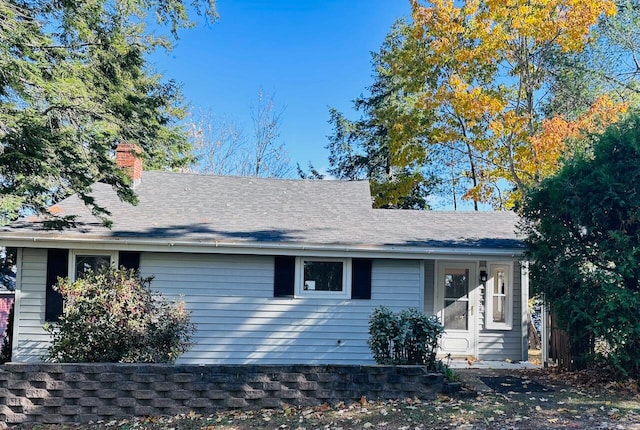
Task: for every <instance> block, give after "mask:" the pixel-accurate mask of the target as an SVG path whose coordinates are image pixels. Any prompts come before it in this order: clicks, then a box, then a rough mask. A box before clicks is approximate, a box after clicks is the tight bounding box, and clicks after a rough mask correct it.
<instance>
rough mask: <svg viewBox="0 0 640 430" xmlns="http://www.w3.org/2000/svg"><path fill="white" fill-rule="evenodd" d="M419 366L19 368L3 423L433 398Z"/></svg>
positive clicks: (12, 371) (1, 370)
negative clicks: (285, 405) (365, 400)
mask: <svg viewBox="0 0 640 430" xmlns="http://www.w3.org/2000/svg"><path fill="white" fill-rule="evenodd" d="M442 388H443V376H442V375H441V374H437V373H436V374H434V373H428V372H427V371H426V370H425V369H424V368H422V367H418V366H313V365H293V366H291V365H282V366H275V365H274V366H268V365H265V366H252V365H248V366H239V365H238V366H213V365H212V366H195V365H161V364H151V365H146V364H21V363H9V364H6V365H4V366H2V367H0V422H2V421H4V422H6V423H9V424H15V423H28V422H37V423H71V422H89V421H97V420H100V419H111V418H117V417H131V416H147V415H175V414H181V413H188V412H190V411H194V412H196V413H199V414H208V413H213V412H215V411H219V410H222V409H229V408H254V409H255V408H272V407H273V408H275V407H279V406H281V405H283V404H285V403H286V404H289V405H304V406H307V405H309V406H310V405H318V404H322V403H335V402H338V401H345V402H351V401H354V400H359V399H360V398H361V396H366V397H367V398H368V399H372V400H373V399H382V398H406V397H418V398H421V399H428V398H433V397H434V396H435V395H436V394H437V393H438V392H439V391H441V390H442Z"/></svg>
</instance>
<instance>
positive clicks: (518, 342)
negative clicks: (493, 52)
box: [478, 261, 526, 361]
mask: <svg viewBox="0 0 640 430" xmlns="http://www.w3.org/2000/svg"><path fill="white" fill-rule="evenodd" d="M521 297H522V295H521V279H520V265H519V264H518V262H517V261H516V262H514V264H513V297H512V299H513V301H512V303H513V314H512V315H513V320H512V323H513V325H512V329H511V330H489V329H487V328H484V327H482V328H481V329H480V333H479V335H478V355H479V357H478V358H479V359H480V360H500V361H503V360H505V359H507V358H508V359H511V360H522V359H526V351H525V354H523V350H522V349H523V343H522V337H523V332H522V325H523V324H522V303H521V300H520V299H521ZM483 301H484V292H483ZM525 305H526V304H525ZM483 314H484V313H483ZM483 326H484V324H483Z"/></svg>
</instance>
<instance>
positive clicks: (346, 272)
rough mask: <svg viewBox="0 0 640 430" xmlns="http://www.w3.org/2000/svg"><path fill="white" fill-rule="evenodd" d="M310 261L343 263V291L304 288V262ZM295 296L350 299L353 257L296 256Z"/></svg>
mask: <svg viewBox="0 0 640 430" xmlns="http://www.w3.org/2000/svg"><path fill="white" fill-rule="evenodd" d="M307 261H310V262H314V261H317V262H329V263H334V262H340V263H342V291H322V290H305V289H304V263H305V262H307ZM295 266H296V267H295V287H294V291H295V297H309V298H311V297H313V298H330V299H348V298H350V297H351V258H335V257H296V265H295Z"/></svg>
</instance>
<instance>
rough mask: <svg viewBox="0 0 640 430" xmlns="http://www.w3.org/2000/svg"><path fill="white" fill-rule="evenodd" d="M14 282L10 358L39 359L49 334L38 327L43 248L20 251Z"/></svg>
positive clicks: (43, 294)
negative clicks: (13, 319)
mask: <svg viewBox="0 0 640 430" xmlns="http://www.w3.org/2000/svg"><path fill="white" fill-rule="evenodd" d="M20 265H21V267H20V279H19V285H18V291H17V294H16V297H17V301H16V302H17V306H16V315H17V316H18V323H17V326H16V327H15V332H14V333H15V334H16V335H17V336H15V335H14V339H16V340H15V341H14V347H13V357H12V360H13V361H20V362H25V361H27V362H28V361H32V362H33V361H41V360H42V356H43V355H44V354H45V353H46V351H47V347H48V345H49V335H48V334H47V333H46V332H45V331H44V329H43V328H42V327H43V325H44V310H45V301H46V291H45V285H46V281H47V250H46V249H30V248H25V249H23V250H22V258H21V262H20Z"/></svg>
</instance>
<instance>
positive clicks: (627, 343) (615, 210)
mask: <svg viewBox="0 0 640 430" xmlns="http://www.w3.org/2000/svg"><path fill="white" fill-rule="evenodd" d="M639 185H640V115H639V114H638V113H635V114H634V115H633V116H631V117H630V118H629V119H628V120H626V121H624V122H621V123H619V124H617V125H614V126H611V127H610V128H609V129H608V130H607V131H606V132H605V133H604V134H603V135H602V136H600V137H597V138H595V143H594V146H593V153H592V154H587V153H585V154H581V155H578V156H576V157H575V158H573V159H571V160H570V161H567V163H566V164H565V165H564V167H563V168H562V169H560V171H559V172H558V173H557V174H556V175H554V176H552V177H549V178H547V179H546V180H544V181H542V183H541V184H540V186H539V187H536V188H535V189H533V190H531V191H530V192H529V193H527V196H526V198H525V200H524V202H523V205H522V208H521V213H522V215H523V217H524V219H525V220H526V223H525V224H524V225H523V227H524V231H525V233H526V234H527V244H528V249H529V251H528V252H529V255H528V256H529V258H530V260H531V261H532V264H531V266H530V277H531V287H532V290H533V292H535V293H538V294H542V295H543V297H544V299H545V300H546V301H547V302H548V303H549V304H550V306H551V309H552V311H553V312H555V314H556V316H557V318H558V319H559V322H560V324H561V328H565V329H566V330H567V332H568V334H569V336H570V338H571V350H572V355H573V357H574V361H575V363H576V364H577V365H578V366H584V365H586V364H588V363H589V362H590V360H592V359H593V358H594V357H595V356H594V354H595V353H596V351H600V352H601V353H603V358H604V359H605V360H606V361H607V362H608V363H610V364H611V365H612V366H614V367H615V368H616V369H617V370H618V371H619V372H621V373H622V374H633V375H635V376H638V375H640V357H639V356H638V354H637V353H638V351H640V320H639V319H638V315H639V314H640V188H639ZM598 342H599V343H600V348H599V349H596V346H597V345H598Z"/></svg>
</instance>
